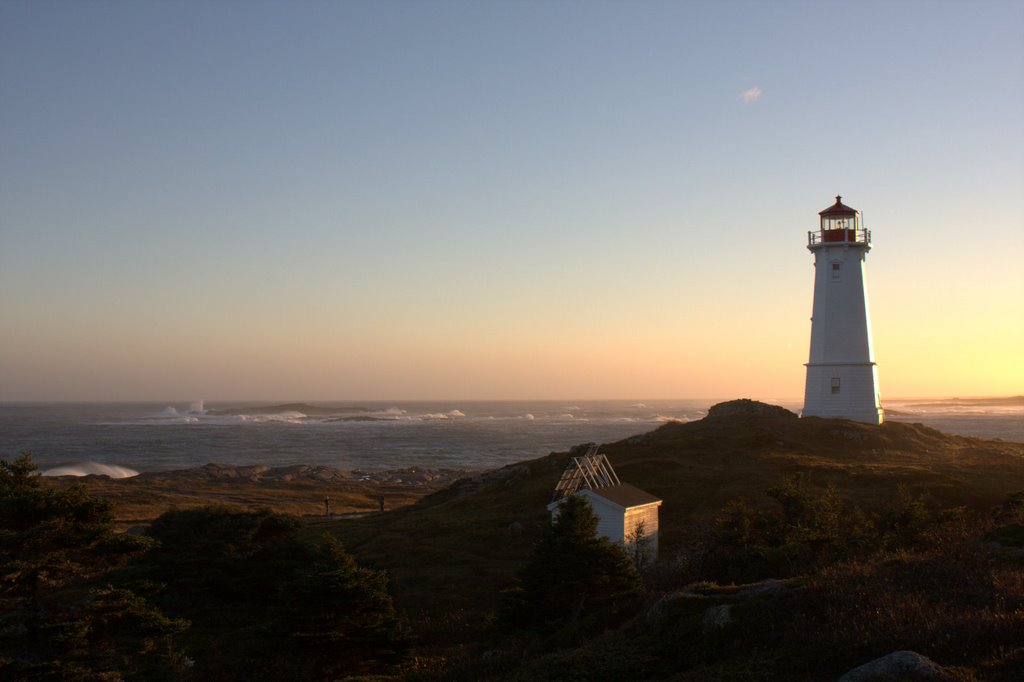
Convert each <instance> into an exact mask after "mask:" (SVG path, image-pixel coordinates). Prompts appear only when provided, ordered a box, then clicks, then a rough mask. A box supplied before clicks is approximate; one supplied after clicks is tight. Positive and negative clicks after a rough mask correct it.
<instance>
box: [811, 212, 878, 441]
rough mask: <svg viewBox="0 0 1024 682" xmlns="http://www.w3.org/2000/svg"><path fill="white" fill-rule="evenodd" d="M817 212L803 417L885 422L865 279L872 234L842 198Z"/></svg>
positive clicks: (874, 422) (858, 215)
mask: <svg viewBox="0 0 1024 682" xmlns="http://www.w3.org/2000/svg"><path fill="white" fill-rule="evenodd" d="M818 215H820V216H821V225H820V227H819V229H817V230H814V231H812V232H808V234H807V248H808V249H810V251H811V253H813V254H814V312H813V317H811V356H810V361H809V362H808V363H807V385H806V387H805V389H804V411H803V416H805V417H830V418H838V419H852V420H854V421H859V422H867V423H869V424H881V423H882V419H883V415H882V408H881V406H880V405H879V401H878V370H877V368H876V367H875V356H874V352H873V351H872V350H871V319H870V316H869V315H868V295H867V289H866V284H865V280H864V260H865V259H866V257H867V254H868V251H870V250H871V232H869V231H868V230H866V229H864V227H863V226H862V225H861V220H860V213H859V212H858V211H855V210H854V209H852V208H850V207H849V206H844V205H843V202H842V197H839V196H837V197H836V203H835V204H834V205H832V206H830V207H829V208H826V209H825V210H824V211H821V212H820V213H819V214H818Z"/></svg>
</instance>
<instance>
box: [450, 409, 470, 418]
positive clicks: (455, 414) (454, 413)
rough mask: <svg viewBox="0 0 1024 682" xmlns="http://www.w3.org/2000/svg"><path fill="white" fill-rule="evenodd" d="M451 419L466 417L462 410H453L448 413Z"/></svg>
mask: <svg viewBox="0 0 1024 682" xmlns="http://www.w3.org/2000/svg"><path fill="white" fill-rule="evenodd" d="M448 416H449V417H465V416H466V415H465V413H464V412H463V411H462V410H452V411H451V412H449V413H448Z"/></svg>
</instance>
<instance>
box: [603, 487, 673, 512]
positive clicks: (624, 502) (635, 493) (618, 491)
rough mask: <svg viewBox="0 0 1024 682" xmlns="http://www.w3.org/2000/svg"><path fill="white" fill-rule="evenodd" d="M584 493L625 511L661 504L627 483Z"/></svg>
mask: <svg viewBox="0 0 1024 682" xmlns="http://www.w3.org/2000/svg"><path fill="white" fill-rule="evenodd" d="M584 492H591V493H593V494H594V495H600V496H601V497H603V498H605V499H606V500H608V501H610V502H614V503H615V504H617V505H619V506H620V507H623V508H625V509H628V508H629V507H641V506H643V505H646V504H654V503H660V502H661V499H660V498H658V497H655V496H654V495H651V494H650V493H648V492H644V491H643V490H640V488H637V487H636V486H633V485H630V484H628V483H619V484H618V485H610V486H607V487H605V488H593V489H588V490H587V491H584Z"/></svg>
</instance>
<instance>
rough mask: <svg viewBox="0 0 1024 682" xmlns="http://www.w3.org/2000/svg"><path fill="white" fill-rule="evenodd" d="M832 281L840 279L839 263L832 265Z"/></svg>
mask: <svg viewBox="0 0 1024 682" xmlns="http://www.w3.org/2000/svg"><path fill="white" fill-rule="evenodd" d="M832 279H834V280H837V279H839V263H833V264H832Z"/></svg>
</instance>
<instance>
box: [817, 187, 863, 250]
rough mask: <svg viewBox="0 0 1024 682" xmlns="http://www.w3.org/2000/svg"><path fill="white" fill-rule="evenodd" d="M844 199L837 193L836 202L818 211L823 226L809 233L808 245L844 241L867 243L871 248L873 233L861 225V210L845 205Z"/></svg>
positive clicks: (846, 242) (845, 242)
mask: <svg viewBox="0 0 1024 682" xmlns="http://www.w3.org/2000/svg"><path fill="white" fill-rule="evenodd" d="M842 199H843V198H842V197H841V196H838V195H836V203H834V204H833V205H831V206H829V207H828V208H826V209H825V210H824V211H819V212H818V215H819V216H821V228H820V230H818V231H817V232H809V233H808V235H807V245H808V247H811V248H814V247H816V246H820V245H822V244H830V243H842V244H861V245H867V246H869V248H870V244H871V233H870V232H868V231H867V230H865V229H863V228H862V227H861V223H860V212H859V211H856V210H855V209H852V208H850V207H849V206H846V205H844V204H843V201H842Z"/></svg>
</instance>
